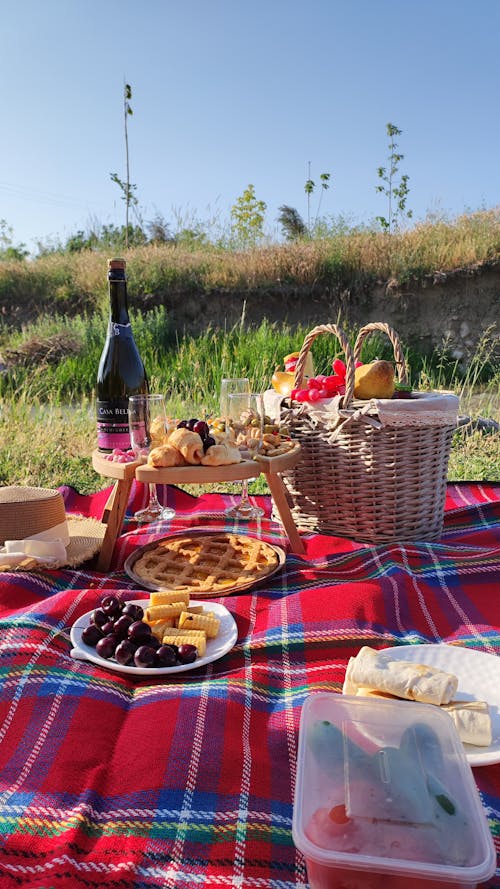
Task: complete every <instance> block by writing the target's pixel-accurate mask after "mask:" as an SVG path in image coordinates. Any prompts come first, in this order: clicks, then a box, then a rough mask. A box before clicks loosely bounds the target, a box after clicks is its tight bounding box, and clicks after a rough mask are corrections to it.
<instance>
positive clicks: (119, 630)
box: [113, 614, 133, 639]
mask: <svg viewBox="0 0 500 889" xmlns="http://www.w3.org/2000/svg"><path fill="white" fill-rule="evenodd" d="M131 624H133V620H132V618H131V617H130V616H129V615H128V614H122V615H121V617H119V618H118V620H115V622H114V624H113V633H116V635H117V636H119V637H120V639H125V638H126V636H127V634H128V628H129V627H130V626H131Z"/></svg>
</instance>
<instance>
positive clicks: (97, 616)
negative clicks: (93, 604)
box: [90, 608, 109, 627]
mask: <svg viewBox="0 0 500 889" xmlns="http://www.w3.org/2000/svg"><path fill="white" fill-rule="evenodd" d="M90 620H91V621H92V623H93V624H95V625H96V627H102V626H103V625H104V624H105V623H107V622H108V620H109V617H108V615H107V614H106V612H105V611H103V610H102V608H95V609H94V611H93V612H92V614H91V615H90Z"/></svg>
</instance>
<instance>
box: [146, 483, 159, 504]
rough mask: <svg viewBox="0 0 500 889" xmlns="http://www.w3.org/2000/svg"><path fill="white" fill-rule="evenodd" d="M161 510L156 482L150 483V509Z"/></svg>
mask: <svg viewBox="0 0 500 889" xmlns="http://www.w3.org/2000/svg"><path fill="white" fill-rule="evenodd" d="M151 508H153V509H156V508H158V509H160V503H159V500H158V495H157V493H156V485H155V483H154V482H149V503H148V509H151Z"/></svg>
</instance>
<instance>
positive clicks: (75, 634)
mask: <svg viewBox="0 0 500 889" xmlns="http://www.w3.org/2000/svg"><path fill="white" fill-rule="evenodd" d="M133 601H134V602H135V604H137V605H141V607H142V608H144V609H146V608H147V607H148V606H149V599H134V600H133ZM189 604H190V605H203V604H204V603H203V602H198V601H196V600H195V599H191V600H190V602H189ZM93 610H94V609H92V611H93ZM92 611H87V613H86V614H82V616H81V617H79V618H78V620H76V621H75V623H74V624H73V626H72V627H71V642H72V643H73V645H74V649H73V651H72V652H71V656H72V657H74V658H75V659H76V660H85V661H91V662H92V663H93V664H98V665H99V667H104V668H105V669H106V670H113V671H114V672H115V673H129V674H130V675H131V676H170V675H171V674H172V673H185V672H186V671H187V670H197V669H198V668H199V667H204V666H205V664H210V663H212V661H218V660H219V658H221V657H223V656H224V655H225V654H227V653H228V651H231V649H232V648H233V646H234V644H235V642H236V639H237V638H238V628H237V626H236V622H235V620H234V617H233V615H232V614H231V612H230V611H228V610H227V608H225V606H224V605H219V604H218V603H217V602H211V603H210V611H213V612H214V614H215V616H216V617H218V618H219V620H220V628H219V635H218V636H217V638H216V639H207V650H206V654H205V655H204V656H203V657H199V658H197V660H195V661H193V663H192V664H179V666H178V667H151V668H149V667H133V666H125V665H123V664H119V663H117V661H115V660H112V659H109V660H108V659H106V658H103V657H100V655H98V654H97V652H96V650H95V648H92V647H91V646H90V645H86V644H85V642H82V632H83V630H84V629H85V627H88V625H89V623H90V617H91V614H92Z"/></svg>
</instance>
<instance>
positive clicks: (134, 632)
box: [128, 620, 151, 644]
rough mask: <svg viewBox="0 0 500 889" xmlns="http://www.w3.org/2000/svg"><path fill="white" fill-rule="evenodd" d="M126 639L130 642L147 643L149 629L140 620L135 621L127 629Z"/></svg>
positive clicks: (149, 634) (149, 636) (149, 633)
mask: <svg viewBox="0 0 500 889" xmlns="http://www.w3.org/2000/svg"><path fill="white" fill-rule="evenodd" d="M128 638H129V639H130V640H131V641H132V642H138V643H139V644H142V643H143V642H149V640H150V639H151V627H150V626H149V625H148V624H145V623H143V622H142V621H140V620H135V621H134V623H133V624H130V626H129V628H128Z"/></svg>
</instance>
